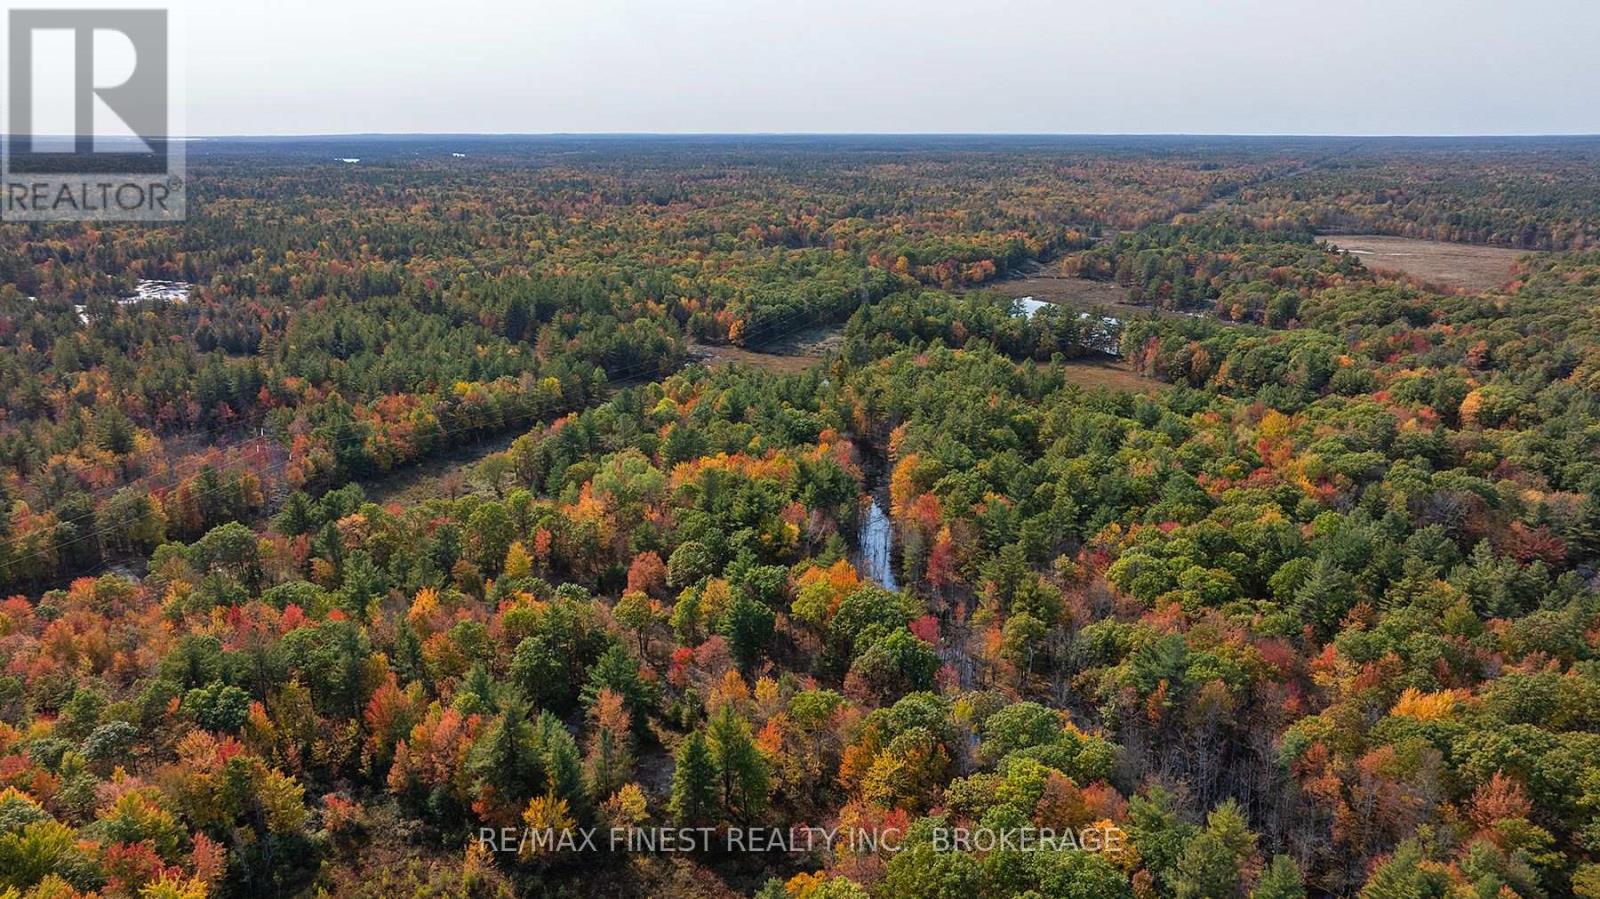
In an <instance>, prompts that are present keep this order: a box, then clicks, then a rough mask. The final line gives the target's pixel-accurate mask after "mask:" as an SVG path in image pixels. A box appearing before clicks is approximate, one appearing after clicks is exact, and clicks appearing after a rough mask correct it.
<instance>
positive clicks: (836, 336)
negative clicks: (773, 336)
mask: <svg viewBox="0 0 1600 899" xmlns="http://www.w3.org/2000/svg"><path fill="white" fill-rule="evenodd" d="M842 331H843V327H842V326H840V325H819V326H817V327H814V328H806V329H805V330H803V331H798V332H796V333H795V334H793V335H791V336H789V337H785V338H784V339H782V340H779V341H776V342H774V343H770V344H767V345H765V346H763V347H761V348H760V349H758V350H751V349H746V348H744V347H737V346H728V345H725V344H709V343H697V344H694V345H693V346H691V347H690V348H689V352H690V354H691V355H693V356H694V357H696V358H697V359H698V360H699V361H700V362H701V363H703V364H705V365H706V366H707V367H709V368H716V367H717V366H719V365H731V364H733V363H735V362H737V363H739V364H741V365H750V366H754V367H756V368H762V369H766V370H767V371H773V372H777V373H779V374H795V373H797V372H802V371H805V370H806V369H808V368H810V367H811V366H813V365H816V364H817V360H819V359H821V358H822V357H823V356H825V355H827V353H828V351H829V350H831V349H833V348H834V347H835V346H837V345H838V344H839V341H840V340H841V333H842Z"/></svg>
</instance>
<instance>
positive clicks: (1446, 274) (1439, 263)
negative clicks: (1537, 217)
mask: <svg viewBox="0 0 1600 899" xmlns="http://www.w3.org/2000/svg"><path fill="white" fill-rule="evenodd" d="M1323 239H1324V240H1326V241H1327V242H1328V243H1330V244H1333V245H1334V246H1336V247H1338V248H1339V249H1341V250H1345V251H1348V252H1350V253H1354V254H1355V255H1356V256H1357V257H1358V258H1359V259H1360V260H1361V264H1362V265H1365V266H1366V267H1367V268H1370V269H1372V270H1373V271H1375V272H1396V273H1399V274H1402V275H1408V276H1410V277H1412V278H1415V279H1417V280H1418V281H1421V282H1422V283H1424V284H1428V285H1431V286H1435V287H1442V288H1446V289H1451V290H1466V291H1478V290H1490V289H1492V288H1495V287H1499V286H1501V285H1503V284H1505V283H1506V282H1507V281H1510V280H1511V269H1512V266H1513V265H1515V264H1516V261H1517V259H1518V258H1519V257H1521V256H1524V255H1526V253H1525V252H1524V251H1523V250H1513V249H1509V248H1506V247H1483V246H1476V245H1473V244H1462V243H1447V242H1445V241H1441V240H1413V239H1412V238H1409V237H1388V236H1385V235H1381V234H1327V235H1324V236H1323Z"/></svg>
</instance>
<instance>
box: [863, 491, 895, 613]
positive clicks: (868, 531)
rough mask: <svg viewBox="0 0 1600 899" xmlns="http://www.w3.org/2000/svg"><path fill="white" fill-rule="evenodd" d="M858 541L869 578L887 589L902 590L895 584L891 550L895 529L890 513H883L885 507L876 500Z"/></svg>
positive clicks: (868, 512)
mask: <svg viewBox="0 0 1600 899" xmlns="http://www.w3.org/2000/svg"><path fill="white" fill-rule="evenodd" d="M858 540H859V542H860V544H861V561H862V563H863V565H864V566H865V567H866V570H867V572H866V573H867V577H870V578H872V579H873V580H875V581H877V582H878V583H880V584H882V585H883V586H884V588H885V589H888V590H898V589H900V588H899V587H897V586H895V583H894V561H893V559H894V556H893V552H892V550H891V547H892V546H893V545H894V528H893V526H892V525H891V524H890V522H889V515H888V513H886V512H884V511H883V506H881V505H879V504H878V501H877V500H876V499H874V500H873V501H872V508H871V509H868V510H867V517H866V518H864V519H862V521H861V532H860V534H859V535H858Z"/></svg>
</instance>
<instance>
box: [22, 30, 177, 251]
mask: <svg viewBox="0 0 1600 899" xmlns="http://www.w3.org/2000/svg"><path fill="white" fill-rule="evenodd" d="M168 24H169V22H168V13H167V10H164V9H17V10H11V12H10V14H9V16H8V17H7V26H8V34H7V38H6V44H5V46H6V48H7V51H8V52H7V63H6V67H5V68H6V76H7V82H8V89H7V90H6V92H5V96H6V99H7V101H8V102H7V106H8V112H7V116H6V126H7V127H6V135H5V140H4V141H3V150H0V220H4V221H89V220H111V221H171V220H175V219H180V218H182V217H183V213H184V194H185V189H184V188H185V185H184V178H183V143H182V141H181V140H176V139H174V138H175V136H176V130H177V129H176V128H174V123H173V121H172V112H173V111H174V110H173V107H174V104H173V102H172V100H173V95H174V92H173V78H172V70H171V66H172V54H171V52H170V50H171V44H170V38H169V35H170V32H169V29H168Z"/></svg>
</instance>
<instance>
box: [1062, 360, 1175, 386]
mask: <svg viewBox="0 0 1600 899" xmlns="http://www.w3.org/2000/svg"><path fill="white" fill-rule="evenodd" d="M1066 374H1067V383H1069V384H1078V385H1080V386H1083V387H1105V388H1107V389H1110V390H1118V391H1121V392H1123V393H1143V392H1145V391H1150V390H1166V389H1167V388H1169V387H1171V386H1172V385H1170V384H1167V383H1165V382H1162V381H1157V380H1156V379H1154V378H1147V377H1145V376H1144V375H1141V374H1139V373H1138V372H1136V371H1134V370H1133V366H1131V365H1129V364H1128V363H1127V362H1125V361H1123V360H1121V359H1080V360H1078V361H1076V362H1071V363H1068V365H1067V367H1066Z"/></svg>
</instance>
